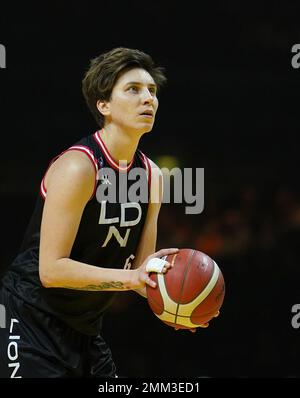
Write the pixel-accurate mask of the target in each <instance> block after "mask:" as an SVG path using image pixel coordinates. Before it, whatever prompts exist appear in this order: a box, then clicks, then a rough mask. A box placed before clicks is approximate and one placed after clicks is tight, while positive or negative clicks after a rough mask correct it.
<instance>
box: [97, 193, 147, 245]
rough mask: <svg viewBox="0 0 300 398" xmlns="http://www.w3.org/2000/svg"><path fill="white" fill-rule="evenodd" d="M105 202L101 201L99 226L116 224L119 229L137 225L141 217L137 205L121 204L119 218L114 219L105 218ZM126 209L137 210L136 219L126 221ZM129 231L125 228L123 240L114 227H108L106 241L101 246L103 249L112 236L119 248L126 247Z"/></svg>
mask: <svg viewBox="0 0 300 398" xmlns="http://www.w3.org/2000/svg"><path fill="white" fill-rule="evenodd" d="M106 203H107V202H106V201H101V210H100V217H99V224H118V223H120V227H133V226H135V225H137V224H138V223H139V222H140V220H141V217H142V208H141V206H140V204H139V203H135V202H132V203H121V204H120V206H121V217H114V218H106ZM127 209H136V210H137V217H136V218H135V219H134V220H130V221H126V210H127ZM130 231H131V229H130V228H127V229H126V233H125V236H124V238H123V237H122V236H121V235H120V232H119V231H118V229H117V228H116V227H115V226H110V227H109V230H108V233H107V236H106V239H105V241H104V243H103V245H102V247H105V246H106V245H107V244H108V242H109V241H110V240H111V238H112V237H113V236H114V237H115V238H116V239H117V241H118V242H119V244H120V246H121V247H125V246H126V245H127V241H128V238H129V234H130Z"/></svg>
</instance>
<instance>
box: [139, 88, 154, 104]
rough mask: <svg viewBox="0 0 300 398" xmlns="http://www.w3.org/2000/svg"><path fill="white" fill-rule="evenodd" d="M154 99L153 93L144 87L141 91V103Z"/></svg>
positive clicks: (150, 101) (148, 102)
mask: <svg viewBox="0 0 300 398" xmlns="http://www.w3.org/2000/svg"><path fill="white" fill-rule="evenodd" d="M153 100H154V95H153V93H151V92H150V91H149V89H148V88H145V90H143V93H142V102H143V104H152V102H153Z"/></svg>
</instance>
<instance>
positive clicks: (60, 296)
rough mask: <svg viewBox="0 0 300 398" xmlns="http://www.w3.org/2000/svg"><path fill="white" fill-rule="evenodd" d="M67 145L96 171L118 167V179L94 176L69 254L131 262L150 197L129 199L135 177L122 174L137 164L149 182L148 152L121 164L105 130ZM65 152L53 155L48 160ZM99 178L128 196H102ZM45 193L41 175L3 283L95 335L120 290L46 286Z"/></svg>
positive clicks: (112, 263) (119, 264) (100, 261)
mask: <svg viewBox="0 0 300 398" xmlns="http://www.w3.org/2000/svg"><path fill="white" fill-rule="evenodd" d="M69 150H78V151H82V152H84V153H85V154H86V155H87V156H88V157H89V158H90V160H91V162H92V163H93V165H94V167H95V171H96V172H98V173H99V170H104V168H105V169H107V170H108V171H114V175H115V179H111V178H110V177H109V176H108V177H107V176H105V175H104V176H102V177H101V178H100V179H98V178H97V179H96V181H95V190H94V194H93V196H92V197H91V199H90V200H89V201H88V203H87V204H86V206H85V209H84V211H83V215H82V218H81V222H80V225H79V229H78V232H77V235H76V238H75V241H74V244H73V247H72V251H71V255H70V258H71V259H73V260H76V261H80V262H84V263H87V264H91V265H94V266H98V267H106V268H120V269H122V268H124V267H125V268H129V267H130V266H128V264H129V263H130V261H132V260H133V258H134V256H135V254H136V251H137V248H138V244H139V240H140V237H141V233H142V230H143V226H144V223H145V218H146V214H147V209H148V203H147V202H148V200H146V201H144V200H143V201H137V202H130V201H129V200H128V192H129V190H130V187H132V185H133V184H134V183H135V182H136V181H134V180H128V179H126V180H127V181H126V184H123V185H122V184H119V182H120V179H121V178H122V177H123V180H124V175H125V172H127V174H126V175H128V173H129V174H130V173H131V172H134V171H135V170H136V169H137V168H138V170H139V172H140V173H141V172H142V173H144V177H146V178H147V179H148V182H150V179H151V166H150V163H149V160H148V158H147V157H146V156H145V155H144V154H143V153H142V152H141V151H139V150H137V151H136V153H135V155H134V157H133V159H132V161H131V162H130V164H128V166H127V167H122V166H121V167H120V166H119V165H118V164H116V163H115V162H114V160H113V159H112V157H111V156H110V154H109V151H108V149H107V148H106V146H105V144H104V142H103V141H102V139H101V131H97V132H96V133H95V134H91V135H89V136H87V137H85V138H83V139H81V140H80V141H79V142H78V143H76V144H75V145H73V146H72V147H70V148H69V149H67V151H69ZM65 152H66V151H64V152H62V154H63V153H65ZM62 154H60V155H58V156H57V157H56V158H54V159H53V160H52V162H51V163H50V165H51V164H52V163H53V162H54V161H55V160H56V159H57V158H58V157H59V156H61V155H62ZM49 167H50V166H49ZM98 176H99V174H98ZM124 181H125V180H124ZM100 184H106V185H107V186H108V185H112V184H116V194H117V195H116V196H117V199H118V198H119V197H120V196H118V194H120V193H121V194H123V197H124V194H125V197H126V198H127V200H125V201H124V202H123V203H122V202H121V203H120V202H118V201H117V202H116V203H111V202H109V201H105V200H101V197H100V198H99V195H98V194H97V193H98V191H97V188H99V185H100ZM149 185H150V184H149ZM102 188H103V187H102ZM147 191H148V189H147ZM46 195H47V192H46V189H45V185H44V179H43V181H42V183H41V192H40V195H39V197H38V198H37V201H36V206H35V210H34V212H33V215H32V217H31V220H30V222H29V225H28V227H27V231H26V233H25V237H24V240H23V243H22V246H21V249H20V252H19V254H18V255H17V257H16V258H15V260H14V261H13V263H12V264H11V266H10V268H9V270H8V272H7V274H6V275H5V276H4V278H3V280H2V283H3V285H4V286H5V287H6V289H8V290H9V291H10V292H11V293H12V294H13V295H16V296H18V297H19V298H21V299H22V300H23V301H25V302H26V303H28V304H29V305H30V306H32V307H33V310H34V308H37V309H39V310H42V311H44V312H47V313H49V314H52V315H54V316H56V317H58V318H60V319H62V320H63V321H64V322H65V323H66V324H68V325H69V326H71V327H72V328H74V329H76V330H78V331H80V332H81V333H84V334H88V335H96V334H98V332H99V330H100V329H101V322H102V315H103V313H104V311H105V310H106V309H107V307H108V306H109V304H111V302H112V300H113V298H114V297H115V295H116V293H117V292H111V291H83V290H72V289H65V288H44V287H43V286H42V284H41V281H40V279H39V243H40V225H41V219H42V212H43V206H44V200H45V198H46ZM147 195H148V194H147ZM147 199H148V196H147Z"/></svg>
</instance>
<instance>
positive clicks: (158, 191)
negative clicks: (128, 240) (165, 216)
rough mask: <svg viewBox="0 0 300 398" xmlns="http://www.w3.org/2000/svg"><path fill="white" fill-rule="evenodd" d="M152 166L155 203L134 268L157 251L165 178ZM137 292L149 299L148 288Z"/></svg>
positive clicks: (150, 210) (152, 187)
mask: <svg viewBox="0 0 300 398" xmlns="http://www.w3.org/2000/svg"><path fill="white" fill-rule="evenodd" d="M149 160H150V159H149ZM150 164H151V169H152V178H151V180H152V183H151V194H152V196H151V198H152V199H153V201H150V203H149V207H148V213H147V217H146V221H145V225H144V229H143V232H142V236H141V240H140V243H139V247H138V250H137V254H136V257H135V259H134V262H133V268H136V267H138V264H141V263H142V262H143V261H145V259H146V258H147V257H148V256H149V255H150V254H151V253H154V252H155V250H156V239H157V221H158V215H159V211H160V208H161V202H162V196H163V176H162V172H161V170H160V169H159V168H158V167H157V165H156V164H155V163H154V162H152V161H151V160H150ZM135 291H136V292H137V293H138V294H140V295H141V296H143V297H147V294H146V287H143V288H142V289H137V290H135Z"/></svg>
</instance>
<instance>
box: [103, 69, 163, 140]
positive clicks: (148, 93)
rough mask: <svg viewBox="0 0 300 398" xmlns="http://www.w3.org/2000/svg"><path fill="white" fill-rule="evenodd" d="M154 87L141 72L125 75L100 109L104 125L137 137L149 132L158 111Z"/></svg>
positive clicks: (145, 72) (143, 72)
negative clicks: (116, 127) (103, 117)
mask: <svg viewBox="0 0 300 398" xmlns="http://www.w3.org/2000/svg"><path fill="white" fill-rule="evenodd" d="M156 91H157V87H156V84H155V82H154V80H153V78H152V76H151V75H150V74H149V73H148V72H147V71H146V70H144V69H141V68H134V69H131V70H129V71H126V72H124V73H123V74H122V75H121V76H120V77H119V79H118V80H117V82H116V84H115V86H114V88H113V91H112V95H111V99H110V101H109V102H108V103H105V104H103V107H104V108H103V109H99V110H100V111H101V112H102V114H104V116H105V119H106V124H107V123H112V124H115V125H117V126H118V127H120V128H122V129H124V130H127V131H134V132H139V133H142V134H143V133H146V132H148V131H151V129H152V127H153V124H154V120H155V114H156V111H157V108H158V99H157V97H156Z"/></svg>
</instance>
